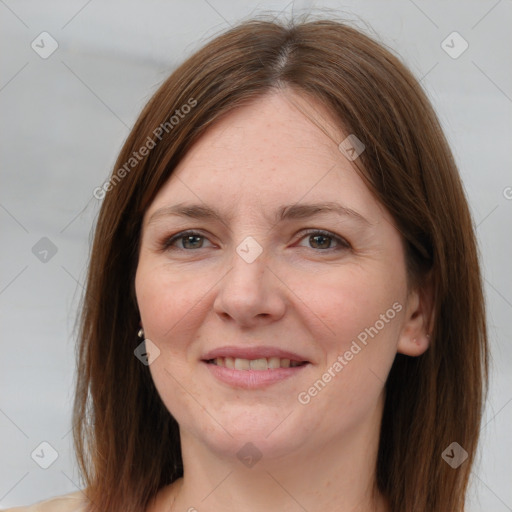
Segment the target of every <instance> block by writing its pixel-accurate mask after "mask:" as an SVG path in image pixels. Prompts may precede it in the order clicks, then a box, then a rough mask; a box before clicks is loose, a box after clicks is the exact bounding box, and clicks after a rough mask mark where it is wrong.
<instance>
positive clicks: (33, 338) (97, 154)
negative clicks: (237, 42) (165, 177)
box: [0, 0, 512, 512]
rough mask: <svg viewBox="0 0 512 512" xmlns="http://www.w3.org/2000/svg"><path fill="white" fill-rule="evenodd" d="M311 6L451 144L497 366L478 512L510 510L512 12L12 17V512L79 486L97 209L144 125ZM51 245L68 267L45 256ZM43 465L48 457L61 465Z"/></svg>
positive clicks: (7, 10)
mask: <svg viewBox="0 0 512 512" xmlns="http://www.w3.org/2000/svg"><path fill="white" fill-rule="evenodd" d="M311 7H315V8H319V7H320V8H323V7H329V8H332V9H335V10H336V11H337V12H339V13H342V14H344V16H345V17H346V18H347V19H349V20H353V21H354V24H355V25H356V26H359V27H361V28H362V29H364V30H367V29H368V27H372V28H373V30H375V32H376V33H377V34H378V36H379V38H380V40H381V41H382V42H384V43H385V44H387V45H388V46H390V47H391V48H393V49H394V50H395V51H396V52H398V53H399V54H400V55H401V56H402V57H403V59H404V60H405V62H406V63H407V64H408V65H409V67H410V68H411V69H412V71H413V72H414V73H415V75H416V76H417V77H418V78H419V79H421V83H422V84H423V86H424V87H425V89H426V90H427V93H428V95H429V97H430V98H431V100H432V102H433V104H434V107H435V108H436V110H437V112H438V113H439V116H440V119H441V122H442V124H443V127H444V129H445V131H446V134H447V136H448V139H449V141H450V143H451V146H452V149H453V152H454V154H455V158H456V160H457V163H458V165H459V168H460V172H461V175H462V178H463V181H464V185H465V188H466V191H467V195H468V198H469V201H470V205H471V210H472V213H473V216H474V220H475V224H476V225H477V226H478V231H477V233H478V237H479V243H480V248H481V254H482V265H483V269H484V274H485V285H486V298H487V303H488V318H489V334H490V340H491V344H492V353H493V358H492V380H491V389H490V397H489V403H488V405H487V408H486V414H485V419H484V422H483V425H484V430H483V442H482V446H481V453H480V461H479V464H477V466H476V467H475V470H474V472H473V475H472V487H471V493H470V501H471V506H470V507H469V509H468V510H470V511H484V510H485V511H490V510H492V511H493V512H502V511H507V510H508V511H512V486H511V485H510V482H511V481H512V480H511V476H512V475H511V473H512V472H511V470H510V462H511V456H512V441H511V438H510V424H511V423H512V422H511V420H512V403H511V401H512V385H511V384H512V377H511V375H512V372H510V369H511V367H512V348H511V347H512V344H511V341H512V340H511V334H510V333H511V332H512V329H511V318H512V291H511V288H512V278H511V273H510V270H509V269H510V255H511V253H512V251H511V246H512V241H511V236H510V227H509V228H507V227H506V226H507V225H510V218H511V212H512V200H511V199H512V188H510V187H512V173H511V172H510V169H511V159H512V157H511V153H510V142H511V131H512V119H511V112H512V66H511V65H510V62H511V59H510V49H511V48H512V35H511V34H512V31H511V30H510V26H511V25H512V2H511V1H510V0H498V1H496V0H489V1H487V0H486V1H461V0H460V1H451V2H441V1H426V0H415V1H413V0H401V1H385V2H384V1H380V0H375V1H368V0H365V1H362V2H356V1H350V2H343V3H342V2H305V1H302V2H300V1H296V2H295V3H294V4H293V3H292V2H287V1H274V2H252V1H243V2H237V3H235V2H231V3H230V2H229V1H228V0H208V1H206V0H191V1H187V2H185V1H177V2H170V1H169V2H164V1H155V0H153V1H148V2H142V1H126V0H125V1H120V0H115V1H109V2H101V1H99V0H89V1H84V0H73V1H67V2H54V1H44V2H42V1H39V2H36V1H14V0H0V26H1V30H0V44H1V48H2V53H1V57H0V58H1V61H0V65H1V74H0V107H1V112H2V115H1V117H0V123H1V128H2V137H1V140H0V144H1V147H0V151H1V156H2V167H1V183H2V187H1V189H0V223H1V224H0V225H1V237H2V238H1V244H0V252H1V258H2V259H1V262H2V264H1V266H0V314H1V320H0V322H1V323H0V325H1V354H2V357H1V358H0V389H1V392H0V461H1V467H0V506H3V507H6V506H12V505H19V504H28V503H32V502H34V501H37V500H41V499H44V498H48V497H50V496H53V495H57V494H64V493H67V492H72V491H75V490H76V489H77V488H78V487H80V484H79V480H78V472H77V470H76V466H75V463H74V458H73V451H72V444H71V435H70V433H69V432H70V427H71V425H70V414H71V404H72V392H73V379H74V344H75V339H76V333H75V331H74V320H75V314H76V309H77V306H78V301H79V298H80V294H81V292H82V287H83V282H84V277H85V268H86V263H87V261H86V258H87V253H88V249H89V244H90V231H91V228H92V226H93V223H94V221H95V218H96V215H97V212H98V209H99V206H100V201H98V200H97V199H96V198H94V197H93V195H92V192H93V190H94V189H95V187H97V186H100V185H101V184H102V183H103V182H104V181H105V179H106V178H107V176H108V174H109V173H110V171H111V169H112V167H113V165H114V162H115V158H116V156H117V154H118V152H119V150H120V148H121V145H122V143H123V141H124V139H125V138H126V136H127V135H128V132H129V129H130V127H131V126H132V124H133V123H134V121H135V119H136V117H137V115H138V113H139V111H140V109H141V108H142V107H143V105H144V104H145V103H146V101H147V100H148V99H149V98H150V96H151V95H152V93H153V92H154V91H155V90H156V88H157V86H158V85H159V84H160V83H161V82H162V81H163V80H164V79H165V78H166V77H167V76H168V74H169V73H170V72H171V71H172V70H173V69H174V68H175V66H176V65H177V64H178V63H179V62H180V61H182V60H183V59H184V58H185V57H187V56H189V55H190V54H191V53H192V52H193V51H195V50H196V49H198V48H199V47H200V46H201V45H202V44H204V42H205V41H206V40H207V39H208V38H210V37H211V36H213V34H215V33H217V32H218V31H220V30H223V29H225V28H227V27H228V26H229V25H230V24H233V23H235V22H236V21H238V20H241V19H243V18H247V17H249V16H250V14H251V13H258V12H261V11H263V10H265V11H268V10H272V11H274V12H275V14H277V13H279V12H280V11H284V12H288V13H290V12H291V10H292V8H293V9H294V11H301V10H303V9H309V8H311ZM362 20H364V22H363V21H362ZM44 31H46V32H48V33H49V34H51V36H52V37H53V38H54V39H55V40H56V41H57V43H58V49H57V50H56V51H55V52H54V53H53V54H52V55H51V56H49V57H48V58H46V59H43V58H41V57H40V56H39V54H38V53H36V52H35V51H34V50H33V49H32V48H31V43H32V41H34V40H35V41H36V43H38V41H39V45H40V46H41V45H42V43H40V39H41V38H40V37H38V36H39V34H41V32H44ZM453 31H457V32H459V33H460V35H461V36H462V37H463V38H464V39H465V40H466V41H467V43H468V44H469V47H468V49H467V50H466V51H465V52H464V53H462V54H461V55H460V56H459V57H458V58H452V57H451V56H450V55H448V54H447V53H446V51H445V50H444V49H443V47H442V46H441V43H442V41H443V40H445V38H446V37H447V36H448V35H449V34H451V33H452V32H453ZM45 41H46V42H45V49H48V48H49V40H48V39H46V40H45ZM448 41H449V44H450V45H452V46H454V49H455V50H457V49H460V48H461V46H460V41H459V42H457V41H456V42H454V43H453V44H452V43H451V42H450V41H451V40H450V39H449V40H448ZM452 51H453V50H452ZM43 237H47V238H48V239H49V240H51V243H52V244H53V245H54V247H55V249H56V250H57V252H56V253H55V254H52V252H51V248H50V250H49V252H48V253H47V254H46V253H44V252H42V253H41V252H38V251H42V250H44V249H45V247H46V249H48V246H44V244H45V243H46V244H48V242H39V241H40V239H41V238H43ZM38 242H39V243H40V244H43V246H39V245H38V246H36V249H33V247H34V246H35V245H36V244H37V243H38ZM34 253H36V254H34ZM41 258H42V259H43V261H41ZM45 259H46V261H44V260H45ZM507 370H508V371H507ZM507 425H508V427H507ZM507 434H508V435H507ZM43 441H46V442H48V443H49V444H50V445H51V446H52V447H53V448H54V449H55V450H56V452H57V454H58V458H57V459H56V460H55V462H54V463H53V464H52V465H51V466H50V467H49V468H48V469H42V468H41V467H39V465H37V464H36V462H35V461H34V460H33V459H32V458H31V453H32V452H33V451H34V450H35V449H36V448H38V447H39V445H40V443H41V442H43ZM42 449H43V452H41V448H38V449H37V450H36V452H35V455H34V458H35V459H36V460H38V461H40V462H44V460H43V459H45V457H46V462H48V461H49V460H50V459H48V457H50V456H51V450H50V449H48V448H44V446H43V448H42ZM41 453H44V456H43V455H41ZM37 454H39V455H40V457H39V459H37ZM440 463H444V462H443V461H442V460H441V459H440Z"/></svg>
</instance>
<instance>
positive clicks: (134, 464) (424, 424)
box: [73, 19, 488, 512]
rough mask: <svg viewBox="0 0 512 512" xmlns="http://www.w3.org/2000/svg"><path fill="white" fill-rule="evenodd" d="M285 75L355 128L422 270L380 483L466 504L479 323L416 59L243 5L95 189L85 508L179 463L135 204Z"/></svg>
mask: <svg viewBox="0 0 512 512" xmlns="http://www.w3.org/2000/svg"><path fill="white" fill-rule="evenodd" d="M284 87H288V88H291V89H293V90H294V91H296V92H298V93H299V94H303V95H305V96H308V95H309V96H311V97H314V98H315V99H316V100H319V101H320V102H322V104H324V105H325V106H326V107H328V109H329V112H330V113H331V116H332V119H334V120H335V121H336V122H337V123H339V125H340V126H342V127H343V129H344V131H345V132H346V133H347V134H349V133H350V134H356V136H357V137H358V139H360V140H361V141H363V142H364V145H365V151H364V152H363V153H362V154H361V155H360V157H359V158H358V162H359V167H358V172H359V173H360V175H361V177H362V178H363V179H364V180H365V182H366V183H367V186H368V187H369V189H370V191H371V192H372V193H373V194H374V196H375V197H376V199H377V200H378V201H379V202H380V203H381V204H382V205H383V206H384V207H385V208H387V210H388V211H389V212H390V213H391V215H392V217H393V219H394V222H395V224H396V227H397V229H398V230H399V231H400V233H401V235H402V237H403V241H404V247H405V252H406V263H407V272H408V277H409V279H410V281H409V283H413V284H414V285H417V286H422V284H423V283H426V282H427V279H428V282H429V283H431V284H432V289H433V297H434V311H433V323H432V325H431V331H430V334H431V338H430V341H431V343H430V347H429V349H428V350H427V351H426V352H425V353H424V354H423V355H421V356H419V357H408V356H404V355H400V354H398V355H397V356H396V358H395V361H394V363H393V366H392V368H391V371H390V374H389V376H388V379H387V382H386V400H385V405H384V410H383V417H382V424H381V432H380V441H379V452H378V461H377V466H376V468H375V479H376V482H377V484H378V488H379V490H380V491H381V492H382V493H383V495H384V496H385V497H386V499H387V500H388V502H389V504H390V507H391V510H393V512H410V511H412V510H414V511H418V512H439V511H440V510H443V511H445V510H446V511H448V510H449V511H450V512H462V510H463V508H464V502H465V494H466V491H467V487H468V481H469V476H470V473H471V468H472V465H473V462H474V458H475V454H476V450H477V442H478V437H479V428H480V420H481V415H482V407H483V403H484V399H485V393H486V389H487V359H488V356H487V350H488V348H487V329H486V319H485V306H484V299H483V293H482V278H481V273H480V268H479V262H478V249H477V244H476V238H475V231H474V226H473V223H472V219H471V216H470V213H469V208H468V204H467V201H466V198H465V194H464V190H463V186H462V184H461V180H460V177H459V174H458V170H457V167H456V164H455V162H454V159H453V156H452V154H451V151H450V148H449V146H448V144H447V141H446V139H445V136H444V135H443V132H442V129H441V127H440V123H439V121H438V119H437V117H436V114H435V112H434V110H433V108H432V106H431V105H430V102H429V100H428V98H427V96H426V95H425V93H424V92H423V90H422V89H421V87H420V85H419V83H418V81H417V80H416V79H415V78H414V76H413V75H412V74H411V72H410V71H408V69H407V68H406V67H405V66H404V65H403V64H402V63H401V61H400V60H399V59H398V58H397V57H396V56H395V55H394V54H393V53H392V52H391V51H389V50H388V49H386V48H384V46H383V45H381V44H379V43H377V42H376V41H374V40H373V39H372V38H370V37H369V36H367V35H364V34H363V33H362V32H360V31H358V30H356V29H355V28H352V27H350V26H348V25H346V24H345V23H343V22H339V21H335V20H325V19H317V20H303V21H301V22H296V21H293V22H289V23H286V24H285V23H281V22H274V21H268V20H264V19H253V20H249V21H245V22H243V23H240V24H239V25H237V26H236V27H234V28H232V29H230V30H228V31H227V32H225V33H223V34H221V35H219V36H217V37H216V38H215V39H213V40H212V41H211V42H209V43H208V44H206V45H205V46H203V47H202V48H201V49H200V50H199V51H197V52H196V53H195V54H194V55H192V56H191V57H190V58H189V59H188V60H186V61H185V62H184V63H183V64H182V65H181V66H179V67H178V68H177V69H176V70H175V71H174V72H173V73H172V74H171V75H170V76H169V78H168V79H167V80H166V81H165V82H164V83H163V84H162V85H161V86H160V88H159V89H158V90H157V92H156V93H155V94H154V95H153V97H152V98H151V99H150V101H149V102H148V104H147V105H146V106H145V107H144V109H143V110H142V112H141V114H140V116H139V118H138V119H137V121H136V123H135V126H134V127H133V129H132V131H131V133H130V134H129V136H128V138H127V140H126V142H125V144H124V146H123V148H122V150H121V152H120V154H119V157H118V159H117V162H116V164H115V167H114V170H113V171H112V175H111V178H110V180H109V181H108V182H106V183H105V184H104V185H103V186H102V187H99V188H98V190H97V193H98V194H99V195H101V196H104V199H103V203H102V206H101V210H100V213H99V217H98V221H97V226H96V230H95V236H94V242H93V245H92V249H91V255H90V265H89V269H88V276H87V283H86V290H85V294H84V296H83V301H82V310H81V316H80V318H79V320H80V332H79V343H78V346H77V380H76V394H75V403H74V409H73V424H74V429H73V436H74V443H75V450H76V454H77V460H78V463H79V468H80V470H81V473H82V475H83V478H84V481H85V483H86V485H87V488H86V490H85V491H84V492H86V495H87V496H88V498H89V500H90V510H91V511H102V512H103V511H105V510H109V511H112V512H121V511H122V512H142V511H143V510H144V509H145V507H146V506H147V504H148V503H149V501H150V500H151V499H152V498H153V497H154V496H155V495H156V493H157V491H158V490H159V489H160V488H161V487H163V486H164V485H167V484H170V483H172V482H173V481H175V480H176V479H178V478H179V477H181V476H182V475H183V464H182V458H181V449H180V440H179V429H178V424H177V422H176V420H175V419H174V418H173V417H172V415H171V414H170V413H169V411H168V410H167V409H166V407H165V406H164V404H163V403H162V401H161V399H160V397H159V395H158V393H157V391H156V388H155V386H154V384H153V382H152V379H151V375H150V373H149V368H148V367H147V366H145V365H144V364H141V362H140V361H139V360H138V359H137V358H136V357H135V356H134V349H135V348H136V347H137V345H138V344H139V343H140V340H139V339H138V338H137V335H136V333H137V330H138V328H139V319H140V317H139V312H138V307H137V301H136V297H135V290H134V280H135V271H136V268H137V263H138V252H139V243H140V234H141V222H142V218H143V215H144V212H145V211H146V209H147V208H148V206H149V205H150V203H151V201H152V200H153V198H154V197H155V195H156V193H157V192H158V190H159V189H160V188H161V187H162V185H163V184H164V183H165V182H166V181H167V180H168V178H169V177H170V176H171V174H172V172H173V169H174V168H175V167H176V165H177V164H178V163H179V162H180V160H181V159H182V158H183V156H184V154H185V153H186V152H187V150H188V149H189V148H190V147H191V145H192V144H193V143H194V142H195V141H196V140H197V139H198V138H199V137H201V135H202V134H203V133H204V132H205V130H206V129H207V128H208V127H209V126H211V125H212V124H213V123H215V122H216V121H217V120H219V119H220V118H221V116H224V115H226V114H227V113H229V112H230V111H232V110H233V109H236V108H239V107H241V106H243V105H246V104H248V103H250V102H251V101H252V100H254V99H255V98H258V97H261V96H262V95H264V94H265V93H267V92H269V91H272V90H275V89H279V88H284ZM142 148H146V150H143V149H142ZM340 158H341V155H340ZM95 194H96V192H95ZM452 442H457V443H458V444H459V445H460V446H461V447H462V448H463V449H464V450H465V451H466V452H467V453H468V458H467V460H466V461H465V462H464V463H463V464H462V465H460V466H459V467H458V468H456V469H455V468H452V467H451V466H450V465H449V464H447V463H446V462H445V461H444V460H443V458H442V454H443V451H444V450H445V449H446V448H447V447H448V446H449V445H450V444H451V443H452Z"/></svg>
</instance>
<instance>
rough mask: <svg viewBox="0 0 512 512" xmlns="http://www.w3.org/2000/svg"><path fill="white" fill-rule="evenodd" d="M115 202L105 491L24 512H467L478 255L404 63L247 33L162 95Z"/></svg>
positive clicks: (104, 409) (108, 267)
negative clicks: (465, 507) (76, 511)
mask: <svg viewBox="0 0 512 512" xmlns="http://www.w3.org/2000/svg"><path fill="white" fill-rule="evenodd" d="M95 195H97V196H101V197H104V201H103V204H102V208H101V212H100V215H99V219H98V224H97V228H96V234H95V240H94V244H93V248H92V253H91V261H90V267H89V274H88V281H87V288H86V293H85V297H84V303H83V310H82V317H81V335H80V345H79V353H78V369H77V372H78V379H77V387H76V399H75V409H74V436H75V437H74V439H75V447H76V451H77V455H78V461H79V464H80V467H81V470H82V472H83V475H84V479H85V484H86V488H85V490H84V491H83V492H76V493H73V494H71V495H67V496H63V497H61V498H59V499H58V500H49V501H46V502H44V503H42V504H40V505H39V507H40V508H37V506H34V507H32V508H31V507H29V508H27V509H25V510H30V511H35V510H41V511H46V510H48V511H53V510H66V511H68V510H69V511H71V510H73V511H74V510H87V511H89V512H92V511H105V510H108V511H123V512H125V511H126V512H132V511H133V512H135V511H137V512H142V511H146V512H161V511H178V510H188V511H195V510H197V511H200V512H203V511H216V512H217V511H219V510H222V511H231V510H233V511H234V510H236V511H238V512H240V511H254V512H258V511H269V510H271V511H273V510H276V511H277V510H279V511H290V512H291V511H295V510H307V511H308V512H316V511H318V510H333V511H334V510H336V511H340V512H348V511H359V512H363V511H364V512H367V511H368V512H369V511H379V512H380V511H382V512H384V511H386V512H391V511H392V512H410V511H411V510H414V511H421V512H439V511H444V510H449V511H452V512H456V511H457V512H461V511H462V510H463V509H464V503H465V494H466V490H467V486H468V478H469V475H470V472H471V467H472V464H473V460H474V457H475V453H476V448H477V441H478V433H479V425H480V418H481V412H482V404H483V400H484V396H485V389H486V382H487V335H486V321H485V311H484V302H483V295H482V283H481V275H480V270H479V264H478V256H477V248H476V242H475V234H474V231H473V227H472V221H471V217H470V214H469V210H468V205H467V202H466V199H465V196H464V192H463V188H462V185H461V181H460V178H459V175H458V172H457V169H456V165H455V163H454V160H453V158H452V155H451V152H450V149H449V147H448V145H447V142H446V140H445V137H444V135H443V133H442V130H441V128H440V125H439V122H438V120H437V118H436V115H435V113H434V111H433V109H432V107H431V105H430V104H429V101H428V100H427V98H426V96H425V94H424V93H423V91H422V90H421V88H420V86H419V84H418V82H417V81H416V80H415V79H414V78H413V76H412V75H411V73H410V72H409V71H408V70H407V69H406V68H405V67H404V65H403V64H402V63H401V62H400V61H399V60H398V59H397V58H396V57H395V56H393V55H392V54H391V53H390V52H389V51H388V50H386V49H384V48H383V47H382V46H381V45H379V44H378V43H376V42H374V41H373V40H371V39H370V38H369V37H367V36H366V35H363V34H362V33H360V32H359V31H357V30H355V29H353V28H351V27H349V26H346V25H344V24H343V23H338V22H336V21H328V20H318V21H309V22H302V23H295V24H293V25H290V26H288V27H285V26H282V25H280V24H278V23H275V22H270V21H262V20H252V21H248V22H244V23H242V24H240V25H238V26H236V27H235V28H232V29H231V30H229V31H228V32H226V33H224V34H222V35H220V36H219V37H217V38H216V39H214V40H213V41H212V42H210V43H209V44H207V45H206V46H205V47H204V48H202V49H201V50H200V51H198V52H197V53H196V54H195V55H193V56H192V57H191V58H190V59H188V60H187V61H186V62H185V63H184V64H182V65H181V66H180V67H179V68H178V69H177V70H176V71H175V72H174V73H173V74H172V75H171V76H170V77H169V78H168V80H167V81H166V82H165V83H164V84H163V85H162V86H161V87H160V89H159V90H158V91H157V92H156V94H155V95H154V96H153V98H152V99H151V100H150V102H149V103H148V105H147V106H146V107H145V108H144V110H143V112H142V113H141V115H140V117H139V119H138V120H137V122H136V124H135V126H134V128H133V130H132V132H131V134H130V135H129V137H128V140H127V141H126V143H125V145H124V147H123V149H122V151H121V153H120V155H119V158H118V160H117V163H116V167H115V169H114V172H113V173H112V176H111V179H110V180H109V181H108V182H107V183H105V184H104V185H103V186H102V187H99V188H98V189H97V191H95ZM59 507H60V508H59Z"/></svg>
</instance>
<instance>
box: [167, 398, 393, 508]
mask: <svg viewBox="0 0 512 512" xmlns="http://www.w3.org/2000/svg"><path fill="white" fill-rule="evenodd" d="M381 413H382V404H381V405H380V406H379V407H377V408H376V410H375V411H374V413H373V415H372V416H373V417H369V418H367V419H365V421H364V422H363V423H362V424H361V423H359V424H358V425H357V426H356V427H355V428H353V430H352V431H351V432H343V434H342V435H340V436H339V438H336V439H328V440H325V442H324V443H323V444H322V443H319V442H318V440H316V442H313V441H312V442H311V443H309V444H307V445H306V444H305V445H303V446H302V447H301V448H300V449H299V450H297V451H295V452H294V453H292V454H287V455H286V456H283V457H279V458H272V457H271V456H270V455H271V454H263V457H262V458H261V459H260V460H259V461H258V462H257V463H255V464H254V465H253V466H252V467H246V466H245V465H244V464H242V463H241V461H240V460H239V459H238V458H236V457H235V458H233V457H226V456H222V454H218V453H214V452H213V451H212V450H210V449H209V448H208V447H207V446H206V445H205V444H204V443H201V442H200V441H198V440H197V438H194V437H193V436H191V435H190V434H189V433H188V432H187V431H182V432H181V445H182V456H183V464H184V476H183V478H181V479H180V480H178V481H176V482H175V483H174V484H172V485H171V486H169V487H168V488H166V489H165V492H164V493H163V495H162V496H161V500H160V502H161V503H162V505H163V504H164V503H165V505H164V506H162V508H161V509H160V507H158V512H160V510H165V511H170V512H176V511H178V510H187V511H191V512H194V511H200V512H219V511H221V510H222V511H223V512H230V511H233V512H234V511H236V512H268V511H269V510H271V511H274V510H279V511H280V512H295V511H298V510H307V511H308V512H320V511H322V512H325V510H332V511H336V512H386V511H388V510H389V509H388V507H387V505H386V502H385V499H384V498H383V496H382V495H380V493H379V492H378V491H377V489H376V484H375V469H376V460H377V450H378V441H379V431H380V418H381ZM311 437H312V438H313V437H314V436H313V435H312V436H311ZM254 444H256V445H257V442H256V443H254ZM164 495H165V497H164Z"/></svg>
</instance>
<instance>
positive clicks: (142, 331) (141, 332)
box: [137, 328, 144, 340]
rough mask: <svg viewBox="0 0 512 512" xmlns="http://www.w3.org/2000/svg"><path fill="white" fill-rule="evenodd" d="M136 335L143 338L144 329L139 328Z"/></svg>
mask: <svg viewBox="0 0 512 512" xmlns="http://www.w3.org/2000/svg"><path fill="white" fill-rule="evenodd" d="M137 336H138V337H139V338H140V339H141V340H143V339H144V329H142V328H141V329H139V332H138V333H137Z"/></svg>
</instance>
